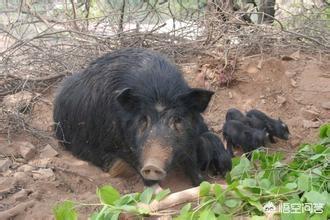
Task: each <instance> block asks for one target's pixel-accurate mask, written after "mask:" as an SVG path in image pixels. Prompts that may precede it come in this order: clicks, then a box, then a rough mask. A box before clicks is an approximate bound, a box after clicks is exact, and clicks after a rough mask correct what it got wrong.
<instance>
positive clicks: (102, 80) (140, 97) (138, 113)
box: [54, 48, 226, 185]
mask: <svg viewBox="0 0 330 220" xmlns="http://www.w3.org/2000/svg"><path fill="white" fill-rule="evenodd" d="M212 95H213V92H211V91H208V90H203V89H194V88H190V87H189V86H188V85H187V83H186V82H185V81H184V79H183V77H182V74H181V72H180V71H179V70H178V69H177V67H176V66H175V65H174V64H172V63H171V62H169V61H168V60H167V59H166V58H164V57H163V56H161V55H160V54H158V53H156V52H153V51H151V50H146V49H137V48H129V49H121V50H118V51H115V52H112V53H109V54H106V55H104V56H103V57H101V58H99V59H97V60H95V61H94V62H92V63H91V64H90V65H89V66H88V67H87V68H86V69H85V70H83V71H82V72H80V73H78V74H74V75H72V76H71V77H68V78H67V79H66V80H64V82H63V84H62V86H61V88H60V90H59V92H58V94H57V96H56V99H55V105H54V121H55V123H56V124H57V126H56V136H57V138H58V139H59V140H61V141H62V142H63V144H64V146H65V147H66V149H68V150H69V151H71V152H72V153H73V154H74V155H76V156H78V157H80V158H82V159H84V160H87V161H91V162H92V163H94V164H95V165H97V166H100V167H102V168H103V169H105V170H107V169H109V168H110V167H111V165H112V164H113V163H114V161H115V160H116V159H118V158H120V159H123V160H124V161H126V162H127V163H128V164H130V165H131V166H132V167H133V168H134V169H136V170H137V172H138V173H139V174H140V175H141V176H142V178H143V180H144V183H145V184H146V185H152V184H154V183H157V182H159V181H160V180H161V179H163V178H164V177H165V176H166V174H167V172H168V171H169V170H170V169H171V167H172V166H174V165H176V164H179V165H181V166H183V168H184V170H185V172H186V173H187V175H188V176H189V177H190V178H191V180H192V183H193V185H198V184H199V183H200V182H201V181H202V176H201V174H200V167H199V166H198V161H200V160H201V158H199V155H197V148H198V146H197V145H198V143H200V141H199V138H200V135H201V134H203V133H205V132H208V129H207V126H206V125H205V123H204V121H203V118H202V116H201V113H202V112H203V111H204V110H205V109H206V107H207V105H208V103H209V101H210V99H211V97H212ZM205 149H209V150H210V151H213V149H212V148H210V147H205ZM222 160H223V158H222V157H221V156H219V157H218V158H212V161H213V162H212V163H214V161H216V162H217V163H221V162H222ZM225 171H226V170H221V172H225Z"/></svg>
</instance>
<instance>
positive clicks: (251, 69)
mask: <svg viewBox="0 0 330 220" xmlns="http://www.w3.org/2000/svg"><path fill="white" fill-rule="evenodd" d="M258 71H259V70H258V67H257V66H255V65H249V66H248V68H247V69H246V72H248V73H250V74H254V73H257V72H258Z"/></svg>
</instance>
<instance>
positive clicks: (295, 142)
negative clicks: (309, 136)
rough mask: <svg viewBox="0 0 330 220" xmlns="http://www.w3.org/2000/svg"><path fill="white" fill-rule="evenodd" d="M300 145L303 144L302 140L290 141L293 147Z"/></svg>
mask: <svg viewBox="0 0 330 220" xmlns="http://www.w3.org/2000/svg"><path fill="white" fill-rule="evenodd" d="M300 143H301V140H300V139H291V141H290V145H291V146H292V147H297V146H298V145H299V144H300Z"/></svg>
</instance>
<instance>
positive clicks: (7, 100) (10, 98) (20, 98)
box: [2, 91, 33, 112]
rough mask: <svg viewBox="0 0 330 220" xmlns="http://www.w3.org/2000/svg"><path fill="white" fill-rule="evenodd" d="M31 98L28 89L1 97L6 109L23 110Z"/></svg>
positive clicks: (31, 95)
mask: <svg viewBox="0 0 330 220" xmlns="http://www.w3.org/2000/svg"><path fill="white" fill-rule="evenodd" d="M32 99H33V94H32V93H30V92H28V91H21V92H18V93H15V94H12V95H7V96H5V97H4V98H3V101H2V103H3V105H4V107H5V108H6V109H7V110H8V111H20V112H21V111H24V109H25V108H27V107H28V106H29V105H30V103H31V101H32Z"/></svg>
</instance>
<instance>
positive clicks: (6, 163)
mask: <svg viewBox="0 0 330 220" xmlns="http://www.w3.org/2000/svg"><path fill="white" fill-rule="evenodd" d="M12 163H13V162H12V161H11V160H9V159H8V158H6V159H3V160H0V172H6V171H7V170H9V167H10V166H11V165H12Z"/></svg>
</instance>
